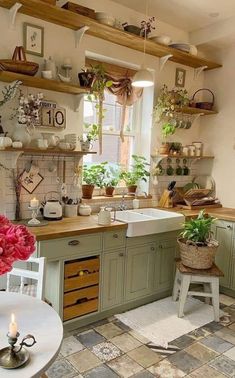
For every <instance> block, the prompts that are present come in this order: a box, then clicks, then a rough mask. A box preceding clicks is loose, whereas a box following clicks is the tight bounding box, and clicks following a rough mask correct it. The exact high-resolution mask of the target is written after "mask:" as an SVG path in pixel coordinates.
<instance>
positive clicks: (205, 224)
mask: <svg viewBox="0 0 235 378" xmlns="http://www.w3.org/2000/svg"><path fill="white" fill-rule="evenodd" d="M215 220H216V219H215V218H213V217H210V216H206V215H205V211H204V210H202V211H200V213H199V215H198V217H197V218H196V219H190V220H189V221H186V222H185V223H184V224H183V231H182V232H181V233H180V236H179V238H178V244H179V247H180V256H181V260H182V263H183V264H184V265H185V266H189V267H190V268H193V269H209V268H211V266H212V265H213V262H214V259H215V254H216V251H217V248H218V246H219V243H218V241H216V240H214V239H213V238H212V231H211V226H212V224H213V223H214V222H215Z"/></svg>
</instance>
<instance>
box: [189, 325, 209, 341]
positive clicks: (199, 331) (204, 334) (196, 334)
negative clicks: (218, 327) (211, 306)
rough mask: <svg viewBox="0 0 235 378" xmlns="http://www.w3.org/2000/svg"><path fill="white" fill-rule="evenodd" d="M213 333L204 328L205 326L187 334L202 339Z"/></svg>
mask: <svg viewBox="0 0 235 378" xmlns="http://www.w3.org/2000/svg"><path fill="white" fill-rule="evenodd" d="M210 334H211V333H210V332H209V331H207V330H206V329H204V328H203V327H201V328H198V329H195V330H194V331H192V332H190V333H188V334H187V336H189V337H192V338H193V339H194V340H197V341H198V340H201V339H204V337H207V336H209V335H210Z"/></svg>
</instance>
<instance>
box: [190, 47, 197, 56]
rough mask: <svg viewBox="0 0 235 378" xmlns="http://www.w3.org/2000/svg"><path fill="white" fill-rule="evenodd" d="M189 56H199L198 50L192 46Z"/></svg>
mask: <svg viewBox="0 0 235 378" xmlns="http://www.w3.org/2000/svg"><path fill="white" fill-rule="evenodd" d="M189 54H191V55H194V56H196V55H197V48H196V46H194V45H190V50H189Z"/></svg>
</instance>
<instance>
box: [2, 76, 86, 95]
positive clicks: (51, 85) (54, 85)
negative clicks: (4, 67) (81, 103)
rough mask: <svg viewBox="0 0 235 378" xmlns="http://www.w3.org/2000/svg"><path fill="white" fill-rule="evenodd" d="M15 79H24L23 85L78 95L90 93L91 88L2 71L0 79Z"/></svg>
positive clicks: (10, 80)
mask: <svg viewBox="0 0 235 378" xmlns="http://www.w3.org/2000/svg"><path fill="white" fill-rule="evenodd" d="M14 80H20V81H22V84H23V85H26V86H27V87H32V88H40V89H47V90H49V91H55V92H62V93H68V94H72V95H77V94H81V93H84V94H85V93H88V92H89V88H80V87H79V85H75V84H70V83H62V82H60V81H56V80H48V79H43V78H41V77H35V76H28V75H22V74H18V73H14V72H8V71H0V81H5V82H12V81H14Z"/></svg>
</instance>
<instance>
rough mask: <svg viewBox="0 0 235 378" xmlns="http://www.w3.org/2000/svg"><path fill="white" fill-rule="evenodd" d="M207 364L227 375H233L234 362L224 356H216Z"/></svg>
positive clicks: (234, 369) (234, 374) (234, 371)
mask: <svg viewBox="0 0 235 378" xmlns="http://www.w3.org/2000/svg"><path fill="white" fill-rule="evenodd" d="M209 365H210V366H211V367H213V368H215V369H216V370H218V371H220V372H221V373H224V374H225V375H227V376H228V377H232V378H234V377H235V362H234V361H233V360H231V359H230V358H228V357H226V356H220V357H218V358H216V359H215V360H213V361H211V362H210V363H209Z"/></svg>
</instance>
